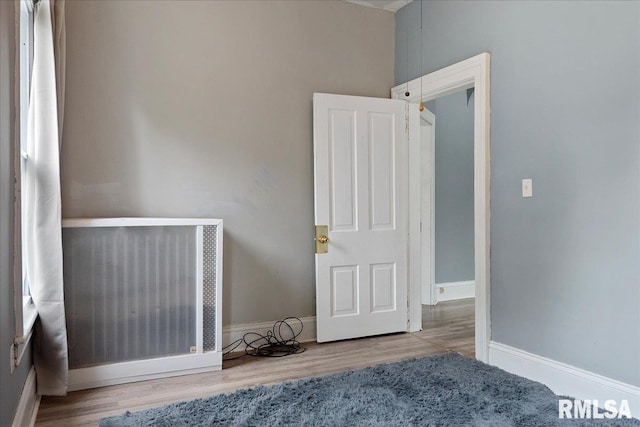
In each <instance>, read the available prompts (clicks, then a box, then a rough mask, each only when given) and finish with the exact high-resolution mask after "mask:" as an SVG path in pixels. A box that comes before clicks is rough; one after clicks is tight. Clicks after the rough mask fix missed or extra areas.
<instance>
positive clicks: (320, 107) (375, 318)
mask: <svg viewBox="0 0 640 427" xmlns="http://www.w3.org/2000/svg"><path fill="white" fill-rule="evenodd" d="M406 105H407V104H406V102H405V101H401V100H391V99H378V98H364V97H355V96H343V95H329V94H322V93H316V94H314V96H313V128H314V186H315V192H314V197H315V223H316V226H327V231H328V233H327V234H326V236H327V237H328V243H327V252H326V253H318V254H316V320H317V328H318V330H317V340H318V342H324V341H333V340H340V339H348V338H357V337H363V336H369V335H379V334H385V333H391V332H399V331H406V330H407V284H408V280H407V274H408V273H407V271H408V268H407V267H408V266H407V246H408V229H407V226H408V224H407V223H408V171H407V167H408V150H407V146H408V135H407V122H406V118H405V117H406V114H407V113H406V108H407V107H406ZM320 240H324V239H323V238H322V239H320Z"/></svg>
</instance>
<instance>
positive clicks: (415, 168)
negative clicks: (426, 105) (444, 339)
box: [392, 53, 491, 362]
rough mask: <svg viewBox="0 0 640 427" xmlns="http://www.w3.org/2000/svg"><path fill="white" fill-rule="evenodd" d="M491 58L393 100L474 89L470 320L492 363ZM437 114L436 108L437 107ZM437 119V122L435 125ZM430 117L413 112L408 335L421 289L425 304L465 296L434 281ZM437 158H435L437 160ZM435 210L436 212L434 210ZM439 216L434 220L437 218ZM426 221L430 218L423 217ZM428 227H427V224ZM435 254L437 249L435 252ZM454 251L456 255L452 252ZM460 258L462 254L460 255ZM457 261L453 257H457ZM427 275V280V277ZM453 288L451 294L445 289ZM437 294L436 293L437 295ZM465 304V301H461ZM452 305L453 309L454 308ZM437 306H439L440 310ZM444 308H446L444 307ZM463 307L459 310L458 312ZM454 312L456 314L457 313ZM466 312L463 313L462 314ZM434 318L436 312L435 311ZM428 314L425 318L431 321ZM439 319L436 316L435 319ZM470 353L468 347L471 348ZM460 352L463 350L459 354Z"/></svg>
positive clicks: (404, 89)
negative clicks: (427, 166)
mask: <svg viewBox="0 0 640 427" xmlns="http://www.w3.org/2000/svg"><path fill="white" fill-rule="evenodd" d="M489 62H490V55H489V54H488V53H482V54H480V55H477V56H474V57H472V58H469V59H467V60H465V61H462V62H459V63H457V64H453V65H451V66H448V67H445V68H443V69H440V70H438V71H435V72H433V73H430V74H427V75H425V76H422V77H419V78H417V79H414V80H412V81H410V82H406V83H403V84H401V85H398V86H396V87H395V88H393V90H392V97H393V98H395V99H404V100H406V101H409V103H412V104H417V103H418V102H421V101H425V102H428V101H431V100H436V99H441V98H443V97H445V96H447V95H451V94H455V93H460V92H462V93H466V91H467V90H468V89H473V97H472V98H470V101H472V102H473V159H472V162H473V192H472V194H473V220H472V225H473V227H472V228H473V239H472V241H473V252H472V259H473V267H472V270H473V281H474V286H473V291H474V294H475V298H474V300H473V302H470V301H467V302H466V304H462V305H463V306H466V309H467V310H468V309H470V308H473V313H471V314H469V311H467V312H466V314H465V316H466V317H467V319H468V320H469V319H473V323H475V331H474V334H473V335H474V336H473V342H474V346H473V347H474V349H475V357H476V358H477V359H479V360H481V361H484V362H488V355H489V339H490V336H491V334H490V322H489V313H490V300H489V285H490V276H489V266H490V264H489V238H490V234H489V176H490V175H489V154H490V153H489V94H490V87H489V83H490V69H489ZM436 110H437V108H436ZM436 118H437V115H436V116H435V117H433V115H432V119H433V123H435V119H436ZM428 120H429V115H428V114H424V111H423V115H422V116H421V113H420V111H419V109H418V107H417V105H411V106H410V108H409V331H410V332H417V331H420V330H421V329H422V323H423V305H422V303H423V289H425V287H426V288H427V295H426V297H427V302H431V303H433V302H434V301H436V302H437V297H438V295H440V292H442V293H443V294H446V293H447V292H449V295H451V294H455V293H456V292H458V291H460V292H464V290H465V288H464V287H465V286H466V285H468V283H467V284H466V285H465V284H464V282H469V280H460V281H459V282H461V283H458V282H450V283H449V282H445V283H449V285H451V283H455V286H441V287H438V286H437V285H438V283H437V280H436V272H437V271H438V270H437V269H436V268H435V267H436V266H435V254H436V252H434V250H433V249H434V247H435V246H436V245H435V238H436V236H435V235H434V234H435V233H434V231H433V230H434V229H433V228H432V227H431V225H432V224H431V221H432V218H431V217H430V216H429V215H426V214H425V213H424V212H423V210H424V209H423V204H422V202H423V201H425V202H426V203H428V204H429V205H430V206H431V203H432V201H430V198H435V194H434V193H433V191H432V193H431V194H430V195H428V196H424V194H423V189H424V188H425V187H424V183H423V180H424V177H423V176H422V170H423V167H422V163H423V160H422V159H423V150H424V149H425V148H424V145H423V143H422V139H423V138H422V136H423V134H426V133H427V131H426V130H423V129H422V126H421V124H422V123H424V122H428ZM434 159H435V157H434ZM432 211H433V210H432ZM434 216H435V215H434ZM425 217H426V218H425ZM425 223H426V224H425ZM427 225H429V226H427ZM425 235H426V236H427V239H429V241H430V243H429V245H425V244H424V241H423V240H424V238H425ZM435 250H436V251H437V249H435ZM454 252H455V251H454ZM458 255H459V253H458ZM454 258H455V257H454ZM424 276H426V277H424ZM447 288H451V289H447ZM440 289H442V291H440ZM436 292H437V294H436ZM460 301H462V300H460ZM450 305H452V304H450ZM436 307H437V306H436ZM441 307H446V306H441ZM458 308H460V307H458ZM454 311H456V310H455V309H454ZM463 311H464V309H463ZM434 313H436V312H434ZM424 314H425V319H428V318H429V316H431V315H430V314H428V313H424ZM434 316H435V317H437V314H433V316H431V317H434ZM467 350H468V348H467ZM461 352H462V351H461Z"/></svg>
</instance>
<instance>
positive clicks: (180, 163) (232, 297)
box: [62, 1, 394, 325]
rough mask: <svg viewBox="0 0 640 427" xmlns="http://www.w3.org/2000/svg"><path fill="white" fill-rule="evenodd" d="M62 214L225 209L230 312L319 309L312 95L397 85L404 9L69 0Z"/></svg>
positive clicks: (212, 213) (379, 92) (242, 317)
mask: <svg viewBox="0 0 640 427" xmlns="http://www.w3.org/2000/svg"><path fill="white" fill-rule="evenodd" d="M66 22H67V80H66V81H67V87H66V104H65V107H66V110H65V124H64V135H63V148H62V175H63V176H62V191H63V215H64V216H65V217H110V216H167V217H214V218H223V219H224V220H225V242H224V244H225V253H224V286H225V288H224V301H223V304H224V305H223V309H224V324H225V325H227V324H237V323H243V322H251V321H260V320H265V321H266V320H276V319H281V318H283V317H285V316H292V315H296V316H308V315H314V314H315V286H314V274H315V273H314V255H313V250H314V246H313V240H312V239H313V154H312V149H313V145H312V126H311V121H312V108H311V106H312V104H311V102H312V94H313V92H333V93H341V94H352V95H367V96H377V97H387V98H388V97H389V90H390V88H391V87H392V86H393V58H394V57H393V49H394V41H393V34H394V30H393V28H394V16H393V14H392V13H388V12H385V11H382V10H376V9H371V8H364V7H361V6H356V5H352V4H348V3H345V2H342V1H304V2H291V1H269V2H263V1H255V2H250V1H240V2H239V1H226V2H225V1H211V2H183V1H180V2H168V1H167V2H164V1H160V2H154V3H153V4H152V5H150V4H149V2H147V1H127V2H123V1H100V2H92V1H91V2H90V1H84V2H81V1H79V2H68V3H67V17H66Z"/></svg>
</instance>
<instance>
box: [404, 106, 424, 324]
mask: <svg viewBox="0 0 640 427" xmlns="http://www.w3.org/2000/svg"><path fill="white" fill-rule="evenodd" d="M407 111H408V128H409V142H408V144H409V147H408V149H407V152H408V154H409V159H408V162H407V166H408V174H409V185H408V191H409V201H408V208H407V215H408V216H409V224H408V227H407V233H408V239H407V259H408V263H409V265H408V268H407V276H408V281H409V282H408V285H407V298H408V301H407V305H408V308H409V313H408V314H407V318H408V319H407V320H408V330H409V332H417V331H420V330H422V288H421V287H420V286H411V284H412V283H420V282H421V280H420V266H421V264H422V258H421V256H422V253H421V251H419V250H418V251H415V250H412V249H411V248H415V247H417V248H420V245H421V238H422V236H421V234H420V207H421V204H422V197H421V194H420V193H421V188H420V185H411V184H412V183H411V177H412V176H414V175H415V174H418V176H420V155H421V154H420V153H421V151H422V150H421V147H420V132H421V131H422V128H421V124H420V110H419V109H418V105H416V104H410V103H407Z"/></svg>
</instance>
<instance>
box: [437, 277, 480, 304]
mask: <svg viewBox="0 0 640 427" xmlns="http://www.w3.org/2000/svg"><path fill="white" fill-rule="evenodd" d="M435 288H436V294H435V301H436V302H442V301H453V300H457V299H465V298H473V297H475V296H476V282H475V281H474V280H467V281H466V282H448V283H436V286H435Z"/></svg>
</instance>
